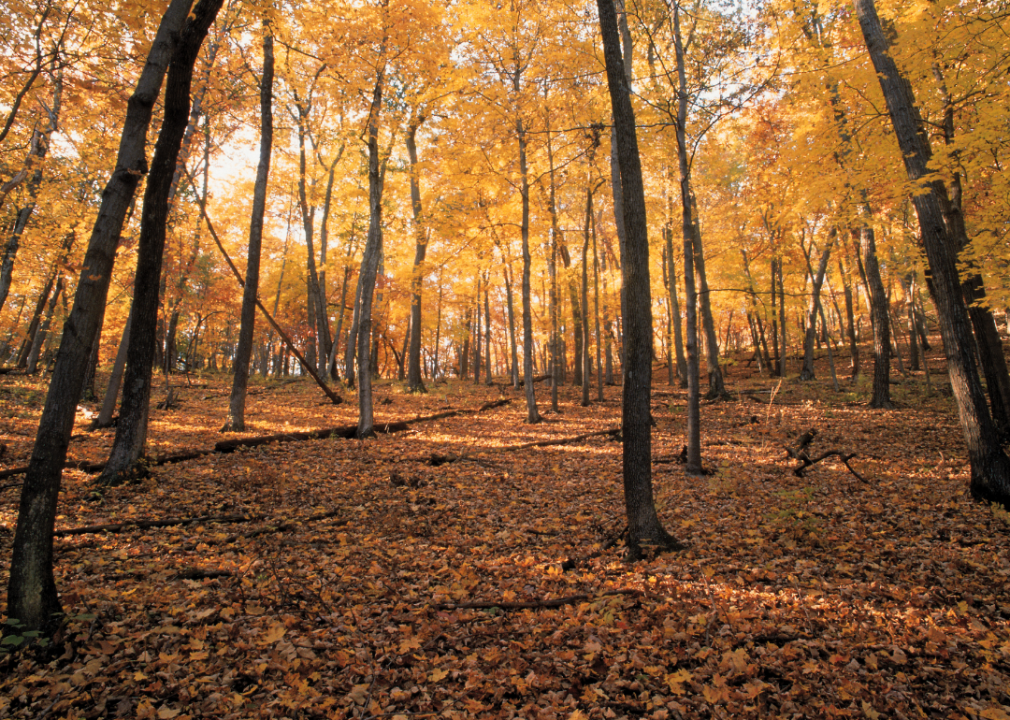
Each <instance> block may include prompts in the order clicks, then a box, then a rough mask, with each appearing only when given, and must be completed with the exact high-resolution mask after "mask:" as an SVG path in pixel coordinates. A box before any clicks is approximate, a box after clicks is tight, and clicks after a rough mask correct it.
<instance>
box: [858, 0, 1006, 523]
mask: <svg viewBox="0 0 1010 720" xmlns="http://www.w3.org/2000/svg"><path fill="white" fill-rule="evenodd" d="M854 4H855V8H856V14H857V16H858V18H859V25H860V28H861V30H862V32H863V37H864V39H865V40H866V46H867V49H868V51H869V53H870V58H871V59H872V61H873V65H874V68H875V69H876V71H877V79H878V80H879V82H880V86H881V89H882V90H883V94H884V99H885V101H886V102H887V109H888V113H889V114H890V116H891V123H892V125H893V127H894V131H895V135H896V136H897V140H898V145H899V146H900V148H901V152H902V156H903V159H904V163H905V170H906V172H907V174H908V177H909V179H910V180H911V181H912V182H915V183H918V184H919V185H920V191H919V192H916V193H915V194H914V195H913V202H914V204H915V209H916V214H917V215H918V218H919V228H920V231H921V236H922V243H923V245H924V246H925V250H926V257H927V260H928V261H929V269H930V275H931V278H932V283H931V288H932V291H933V297H934V300H935V301H936V308H937V312H938V315H939V320H940V332H941V335H942V336H943V344H944V351H945V353H946V355H947V366H948V370H949V373H950V380H951V389H952V390H953V393H954V398H955V400H956V401H957V407H958V414H959V416H960V420H961V428H962V430H963V431H964V436H965V442H966V444H967V446H968V458H969V460H970V463H971V492H972V494H973V495H974V496H975V497H977V498H980V499H985V500H990V501H994V502H999V503H1002V504H1003V505H1007V504H1008V503H1010V458H1007V456H1006V454H1005V453H1004V452H1003V449H1002V447H1001V445H1000V437H999V433H998V431H997V428H996V425H995V423H994V422H993V420H992V417H991V416H990V415H989V408H988V407H987V405H986V399H985V394H984V392H983V390H982V384H981V381H980V380H979V375H978V368H977V367H976V365H975V358H974V356H973V354H972V352H971V324H970V320H969V318H968V313H967V309H966V308H965V305H964V296H963V295H962V292H961V283H960V278H959V276H958V271H957V258H956V256H955V253H954V249H955V247H956V246H957V243H956V241H955V240H954V239H953V238H951V236H950V228H948V225H947V223H946V219H945V217H944V213H943V206H944V205H949V203H950V199H949V197H948V196H947V189H946V187H945V186H944V185H943V183H942V182H941V181H940V180H939V179H937V178H936V177H935V175H934V174H933V173H932V172H931V171H930V170H929V163H930V160H931V159H932V157H931V156H932V152H931V149H930V147H929V143H928V140H927V138H926V135H925V132H924V131H923V128H924V125H923V122H922V118H921V116H920V115H919V111H918V108H917V107H916V105H915V97H914V95H913V93H912V88H911V86H910V85H909V84H908V81H907V80H906V79H905V78H904V77H903V76H902V75H901V74H900V73H899V72H898V68H897V66H896V65H895V63H894V60H893V59H892V58H891V57H890V55H889V47H888V42H887V40H886V38H885V36H884V32H883V29H882V27H881V25H880V20H879V18H878V17H877V11H876V8H875V7H874V3H873V2H872V0H854Z"/></svg>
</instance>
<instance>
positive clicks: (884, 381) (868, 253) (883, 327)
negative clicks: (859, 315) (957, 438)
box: [859, 225, 894, 408]
mask: <svg viewBox="0 0 1010 720" xmlns="http://www.w3.org/2000/svg"><path fill="white" fill-rule="evenodd" d="M859 245H860V249H861V251H862V255H863V268H864V270H865V271H866V282H867V287H868V288H869V290H870V307H871V309H872V312H873V397H872V398H871V399H870V407H874V408H890V407H894V405H893V404H892V403H891V329H890V328H891V323H890V320H889V319H888V313H887V305H888V303H887V293H885V292H884V283H883V282H882V281H881V279H880V269H879V267H878V265H877V246H876V243H875V241H874V232H873V228H871V227H870V226H869V225H864V226H863V227H862V228H861V229H860V231H859Z"/></svg>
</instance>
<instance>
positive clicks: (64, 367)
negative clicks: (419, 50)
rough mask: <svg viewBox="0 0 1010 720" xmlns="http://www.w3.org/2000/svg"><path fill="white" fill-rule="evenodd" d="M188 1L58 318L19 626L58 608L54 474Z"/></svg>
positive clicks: (171, 27) (154, 60)
mask: <svg viewBox="0 0 1010 720" xmlns="http://www.w3.org/2000/svg"><path fill="white" fill-rule="evenodd" d="M207 4H210V3H207ZM201 5H203V3H201ZM190 6H191V3H190V1H189V0H173V2H172V3H171V4H170V5H169V7H168V9H167V10H166V11H165V16H164V18H163V19H162V22H161V25H160V27H159V28H158V33H157V35H156V36H155V39H154V42H153V43H152V45H151V50H150V52H149V54H148V58H147V63H146V64H145V66H144V70H143V71H142V72H141V76H140V79H139V80H138V82H137V87H136V90H135V91H134V93H133V95H132V96H131V97H130V100H129V102H128V103H127V115H126V122H125V125H124V128H123V134H122V138H121V140H120V145H119V153H118V155H117V159H116V167H115V170H114V171H113V173H112V177H111V178H110V179H109V182H108V183H107V184H106V186H105V190H104V192H103V193H102V203H101V206H100V207H99V210H98V217H97V218H96V220H95V225H94V229H93V230H92V234H91V238H90V240H89V242H88V249H87V251H86V254H85V257H84V262H83V264H82V270H81V278H80V281H79V282H78V284H77V292H76V294H75V297H74V304H73V308H72V309H71V311H70V316H69V318H68V319H67V322H66V324H65V325H64V330H63V340H62V342H61V343H60V349H59V351H58V353H57V356H56V368H55V370H54V372H53V378H52V381H51V382H50V385H49V393H48V394H47V396H46V404H45V407H44V408H43V411H42V418H41V420H40V422H39V428H38V432H37V435H36V440H35V447H34V449H33V450H32V457H31V461H30V463H29V469H28V472H27V474H26V475H25V480H24V483H23V485H22V487H21V502H20V506H19V508H18V523H17V530H16V532H15V535H14V544H13V548H12V552H11V570H10V581H9V584H8V586H7V616H8V618H14V619H17V620H18V621H19V622H20V623H21V624H20V626H19V628H18V629H19V631H28V630H43V631H51V630H53V629H54V628H55V627H56V625H57V624H58V622H59V614H60V613H61V611H62V608H61V606H60V601H59V597H58V595H57V591H56V581H55V579H54V577H53V527H54V524H55V522H56V503H57V498H58V497H59V492H60V477H61V475H62V472H63V464H64V462H65V461H66V457H67V447H68V445H69V444H70V435H71V433H72V431H73V426H74V415H75V413H76V410H77V402H78V399H79V398H80V396H81V390H82V387H83V384H84V372H83V371H84V368H85V367H86V365H87V362H88V358H89V356H90V355H91V351H92V346H93V344H94V342H95V338H96V335H97V333H98V329H99V322H100V321H101V315H102V308H103V307H104V305H105V299H106V296H107V295H108V290H109V280H110V278H111V275H112V266H113V263H114V261H115V248H116V243H117V242H118V240H119V235H120V231H121V229H122V223H123V220H124V219H125V217H126V212H127V210H128V208H129V206H130V202H131V201H132V199H133V195H134V192H135V191H136V188H137V185H138V183H139V182H140V178H141V177H142V176H143V175H144V174H145V173H146V171H147V159H146V156H145V152H146V141H147V129H148V126H149V125H150V121H151V114H152V111H153V109H154V104H155V102H156V101H157V99H158V95H159V91H160V89H161V84H162V80H163V79H164V75H165V69H166V67H167V66H168V62H169V59H170V58H171V56H172V51H173V49H174V46H175V44H176V42H177V39H178V33H179V32H180V31H181V30H182V28H183V26H184V25H185V24H186V17H187V14H188V13H189V9H190ZM215 8H216V6H215Z"/></svg>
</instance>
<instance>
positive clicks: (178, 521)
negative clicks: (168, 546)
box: [53, 515, 267, 537]
mask: <svg viewBox="0 0 1010 720" xmlns="http://www.w3.org/2000/svg"><path fill="white" fill-rule="evenodd" d="M266 517H267V516H266V515H201V516H199V517H191V518H166V519H162V520H127V521H125V522H118V523H104V524H101V525H85V526H83V527H77V528H65V529H63V530H56V531H54V532H53V535H54V536H55V537H68V536H71V535H93V534H96V533H103V532H108V533H120V532H123V531H124V530H133V529H137V530H147V529H149V528H163V527H175V526H177V525H193V524H196V523H202V522H204V523H240V522H255V521H256V520H263V519H264V518H266Z"/></svg>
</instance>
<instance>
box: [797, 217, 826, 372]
mask: <svg viewBox="0 0 1010 720" xmlns="http://www.w3.org/2000/svg"><path fill="white" fill-rule="evenodd" d="M834 242H835V236H834V234H832V235H831V236H829V237H828V244H827V246H826V247H825V248H824V250H823V251H822V252H821V262H820V264H819V265H818V266H817V274H816V275H813V277H812V281H813V287H812V288H811V290H810V305H809V308H808V309H807V331H806V334H805V336H804V338H803V369H802V370H801V371H800V380H813V379H814V340H815V338H816V335H817V311H818V310H819V309H820V307H821V286H822V285H823V284H824V273H825V272H826V271H827V269H828V258H829V257H830V256H831V246H832V245H833V244H834Z"/></svg>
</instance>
